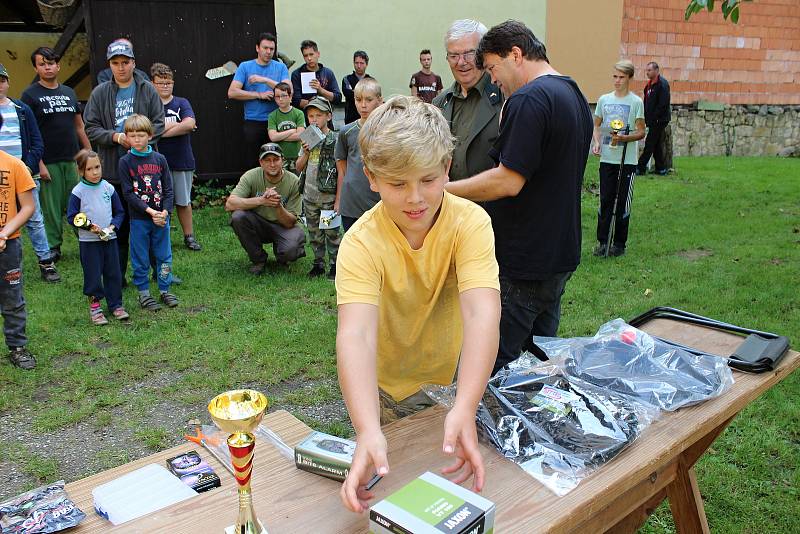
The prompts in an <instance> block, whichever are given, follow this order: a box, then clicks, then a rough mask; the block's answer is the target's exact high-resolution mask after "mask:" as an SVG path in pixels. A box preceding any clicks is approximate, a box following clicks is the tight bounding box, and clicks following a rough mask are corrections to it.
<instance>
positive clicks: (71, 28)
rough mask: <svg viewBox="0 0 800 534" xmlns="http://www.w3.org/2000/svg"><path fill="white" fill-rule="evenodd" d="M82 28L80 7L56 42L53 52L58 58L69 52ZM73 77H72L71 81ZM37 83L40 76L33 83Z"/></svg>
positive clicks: (34, 78) (35, 77) (81, 10)
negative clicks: (68, 49)
mask: <svg viewBox="0 0 800 534" xmlns="http://www.w3.org/2000/svg"><path fill="white" fill-rule="evenodd" d="M82 26H83V9H80V7H79V8H78V9H76V10H75V13H73V15H72V19H70V21H69V23H68V24H67V26H66V27H65V28H64V31H63V32H61V37H59V38H58V41H56V44H55V45H54V46H53V51H54V52H55V53H56V55H57V56H58V57H61V56H63V55H64V53H65V52H66V51H67V48H69V45H71V44H72V41H74V40H75V36H76V35H78V31H79V30H80V29H81V27H82ZM82 68H83V67H81V69H82ZM81 69H78V71H80V70H81ZM78 71H76V72H75V74H77V73H78ZM75 74H73V75H72V77H74V76H75ZM84 76H85V74H83V75H81V77H80V79H79V80H78V81H80V80H81V79H83V77H84ZM72 77H70V79H71V78H72ZM37 81H39V75H38V74H37V75H36V76H34V77H33V81H32V82H31V83H36V82H37ZM67 85H69V86H70V87H72V85H70V84H69V83H67Z"/></svg>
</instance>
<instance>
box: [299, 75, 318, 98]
mask: <svg viewBox="0 0 800 534" xmlns="http://www.w3.org/2000/svg"><path fill="white" fill-rule="evenodd" d="M316 76H317V75H316V73H313V72H301V73H300V86H301V90H302V91H303V93H316V92H317V90H316V89H314V88H313V87H311V80H313V79H314V78H316Z"/></svg>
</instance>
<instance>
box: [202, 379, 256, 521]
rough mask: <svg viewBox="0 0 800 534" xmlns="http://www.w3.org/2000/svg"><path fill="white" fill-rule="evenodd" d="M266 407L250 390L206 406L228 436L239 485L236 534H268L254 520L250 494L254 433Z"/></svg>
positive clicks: (218, 398) (232, 393)
mask: <svg viewBox="0 0 800 534" xmlns="http://www.w3.org/2000/svg"><path fill="white" fill-rule="evenodd" d="M267 405H268V402H267V398H266V397H265V396H264V395H263V394H262V393H259V392H258V391H253V390H252V389H237V390H233V391H226V392H225V393H222V394H220V395H217V396H216V397H214V399H212V401H211V402H209V403H208V413H210V414H211V419H213V420H214V423H216V425H217V426H218V427H219V428H220V429H221V430H222V431H223V432H229V433H230V434H231V435H230V436H228V449H229V450H230V452H231V463H232V464H233V470H234V476H235V477H236V482H237V484H238V485H239V517H238V518H237V519H236V525H235V526H234V529H233V532H234V533H235V534H266V533H267V530H266V529H265V528H263V525H262V524H261V522H260V521H259V520H258V519H257V518H256V512H255V509H253V496H252V493H251V491H250V478H251V476H252V471H253V452H254V449H255V446H256V440H255V436H253V431H254V430H255V429H256V428H257V427H258V425H259V424H260V423H261V419H262V418H263V417H264V411H265V410H266V409H267ZM229 528H230V527H229ZM226 532H228V530H226Z"/></svg>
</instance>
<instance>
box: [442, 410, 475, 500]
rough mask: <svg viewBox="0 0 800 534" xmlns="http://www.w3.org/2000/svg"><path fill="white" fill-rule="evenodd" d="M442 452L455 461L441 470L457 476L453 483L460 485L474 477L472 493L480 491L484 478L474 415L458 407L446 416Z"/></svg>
mask: <svg viewBox="0 0 800 534" xmlns="http://www.w3.org/2000/svg"><path fill="white" fill-rule="evenodd" d="M442 450H443V451H444V453H445V454H447V455H455V457H456V460H455V462H453V463H452V464H451V465H449V466H447V467H445V468H443V469H442V473H444V474H446V475H452V474H457V476H456V478H454V479H453V482H454V483H456V484H461V483H462V482H464V481H465V480H469V479H470V477H473V476H474V479H473V481H472V491H481V490H482V489H483V482H484V478H485V471H484V465H483V457H482V456H481V451H480V450H479V449H478V432H477V429H476V428H475V413H474V412H471V411H469V410H464V409H461V408H459V407H458V406H456V407H454V408H453V409H452V410H450V412H449V413H448V414H447V418H446V419H445V421H444V443H443V444H442Z"/></svg>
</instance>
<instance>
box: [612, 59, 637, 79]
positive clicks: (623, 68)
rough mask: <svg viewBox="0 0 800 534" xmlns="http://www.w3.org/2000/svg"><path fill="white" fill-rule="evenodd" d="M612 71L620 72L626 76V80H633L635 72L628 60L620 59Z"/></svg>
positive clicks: (631, 62)
mask: <svg viewBox="0 0 800 534" xmlns="http://www.w3.org/2000/svg"><path fill="white" fill-rule="evenodd" d="M614 70H618V71H620V72H621V73H622V74H625V75H627V76H628V78H633V74H634V72H635V70H634V67H633V61H631V60H630V59H620V60H619V61H617V63H616V64H615V65H614Z"/></svg>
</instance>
